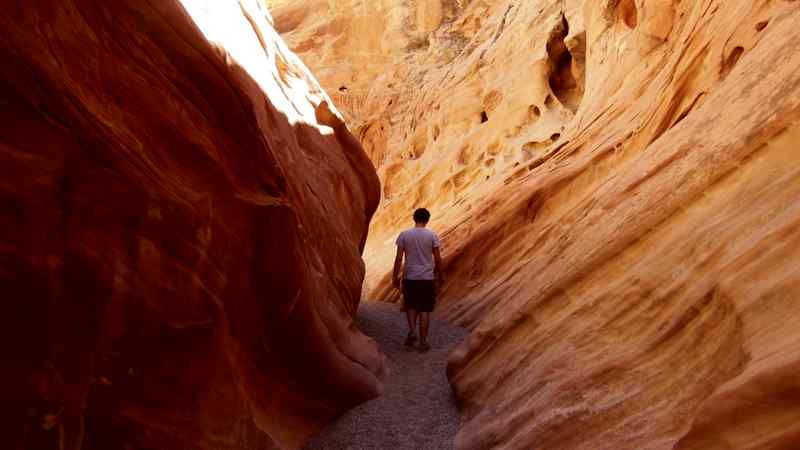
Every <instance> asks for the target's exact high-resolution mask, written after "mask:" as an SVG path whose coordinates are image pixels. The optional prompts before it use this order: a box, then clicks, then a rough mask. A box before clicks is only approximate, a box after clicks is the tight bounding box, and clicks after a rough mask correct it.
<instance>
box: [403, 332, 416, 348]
mask: <svg viewBox="0 0 800 450" xmlns="http://www.w3.org/2000/svg"><path fill="white" fill-rule="evenodd" d="M415 342H417V336H415V335H413V334H409V335H408V337H407V338H406V341H405V342H403V345H405V346H406V347H413V346H414V343H415Z"/></svg>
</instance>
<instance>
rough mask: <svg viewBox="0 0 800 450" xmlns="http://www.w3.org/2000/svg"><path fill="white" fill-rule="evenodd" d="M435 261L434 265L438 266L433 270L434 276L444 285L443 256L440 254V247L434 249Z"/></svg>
mask: <svg viewBox="0 0 800 450" xmlns="http://www.w3.org/2000/svg"><path fill="white" fill-rule="evenodd" d="M433 261H434V264H436V265H435V266H434V268H433V275H434V276H435V277H436V281H438V282H439V283H444V275H442V254H441V252H439V247H434V248H433Z"/></svg>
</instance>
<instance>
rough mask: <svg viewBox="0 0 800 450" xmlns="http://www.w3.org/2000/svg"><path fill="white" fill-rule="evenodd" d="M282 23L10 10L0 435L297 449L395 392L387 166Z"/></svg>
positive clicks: (92, 7)
mask: <svg viewBox="0 0 800 450" xmlns="http://www.w3.org/2000/svg"><path fill="white" fill-rule="evenodd" d="M270 20H271V19H270V17H269V14H268V12H267V10H266V6H265V5H264V4H262V3H260V0H259V1H255V0H252V1H246V0H241V1H214V2H206V1H200V0H184V1H183V2H182V3H181V2H178V1H176V0H168V1H157V2H142V1H139V0H115V1H109V2H96V1H84V0H72V1H59V2H6V4H5V5H4V6H2V7H1V8H0V23H1V24H2V26H1V28H2V30H3V36H2V38H0V58H1V59H2V61H3V68H2V70H0V115H1V117H0V124H1V125H0V127H2V133H0V167H1V168H2V169H1V170H2V176H0V198H1V200H0V299H2V307H3V314H2V318H1V319H0V321H1V322H2V323H0V346H2V348H0V354H2V361H3V362H2V369H0V386H2V404H1V405H0V411H1V416H2V420H0V423H1V425H0V442H2V445H0V446H1V447H2V448H4V449H37V450H38V449H67V450H78V449H97V450H109V449H120V450H122V449H125V450H132V449H186V450H189V449H214V450H220V449H243V448H247V449H266V448H274V447H283V448H293V447H297V446H299V445H300V444H301V443H302V442H303V441H304V440H306V439H307V438H308V437H309V436H310V435H311V434H313V433H315V432H316V431H317V430H319V429H320V428H321V427H322V426H323V425H325V424H326V423H328V422H329V421H330V420H331V419H332V418H333V417H335V416H336V415H338V414H339V413H341V412H343V411H344V410H346V409H347V408H349V407H351V406H353V405H355V404H358V403H359V402H361V401H364V400H366V399H368V398H371V397H374V396H375V395H377V394H378V393H379V392H380V381H379V377H380V375H381V372H382V370H383V358H382V356H381V354H380V352H379V350H378V349H377V346H376V345H375V343H374V342H373V341H372V340H371V339H369V338H367V337H365V336H363V335H362V334H361V333H359V332H358V331H357V330H356V329H355V326H354V324H353V317H354V314H355V311H356V308H357V305H358V301H359V294H360V290H361V283H362V280H363V276H364V265H363V262H362V260H361V255H360V253H361V250H362V248H363V245H364V242H365V239H366V232H367V226H368V222H369V220H370V217H371V216H372V214H373V212H374V209H375V207H376V205H377V203H378V199H379V191H378V189H379V187H378V179H377V177H376V175H375V171H374V168H373V166H372V165H371V163H370V161H369V159H368V158H367V157H366V155H365V154H364V152H363V150H362V148H361V146H360V145H359V144H358V142H357V141H356V140H355V139H354V138H353V136H352V135H350V134H349V132H348V131H347V128H346V127H345V126H344V124H343V122H342V121H341V119H340V116H339V115H338V113H337V112H336V110H335V109H334V108H333V107H330V106H329V105H330V104H331V102H330V99H329V98H328V97H327V95H326V94H325V93H324V92H323V91H322V90H321V88H320V87H319V85H318V84H317V82H316V81H315V79H314V78H313V77H312V76H311V75H310V73H309V72H308V71H307V69H306V68H305V67H304V66H303V65H302V63H300V62H299V60H298V59H297V58H296V57H295V56H294V55H293V54H292V53H291V52H290V51H289V50H288V49H287V48H286V47H285V44H283V42H282V41H281V39H280V38H279V37H278V35H277V34H276V33H275V31H274V30H273V29H272V28H271V25H270V23H269V22H270Z"/></svg>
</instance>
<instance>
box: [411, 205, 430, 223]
mask: <svg viewBox="0 0 800 450" xmlns="http://www.w3.org/2000/svg"><path fill="white" fill-rule="evenodd" d="M429 220H431V212H430V211H428V210H427V209H425V208H419V209H418V210H416V211H414V222H415V223H420V224H423V225H427V223H428V221H429Z"/></svg>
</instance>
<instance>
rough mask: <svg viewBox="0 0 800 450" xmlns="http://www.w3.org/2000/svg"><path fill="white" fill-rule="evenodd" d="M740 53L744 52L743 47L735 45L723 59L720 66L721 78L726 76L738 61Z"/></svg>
mask: <svg viewBox="0 0 800 450" xmlns="http://www.w3.org/2000/svg"><path fill="white" fill-rule="evenodd" d="M742 54H744V47H736V48H734V49H733V51H732V52H731V54H730V55H728V57H727V58H726V59H725V62H724V63H722V68H721V69H720V75H721V76H722V78H725V77H727V76H728V74H729V73H731V70H733V68H734V67H735V66H736V63H738V62H739V58H741V57H742Z"/></svg>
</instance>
